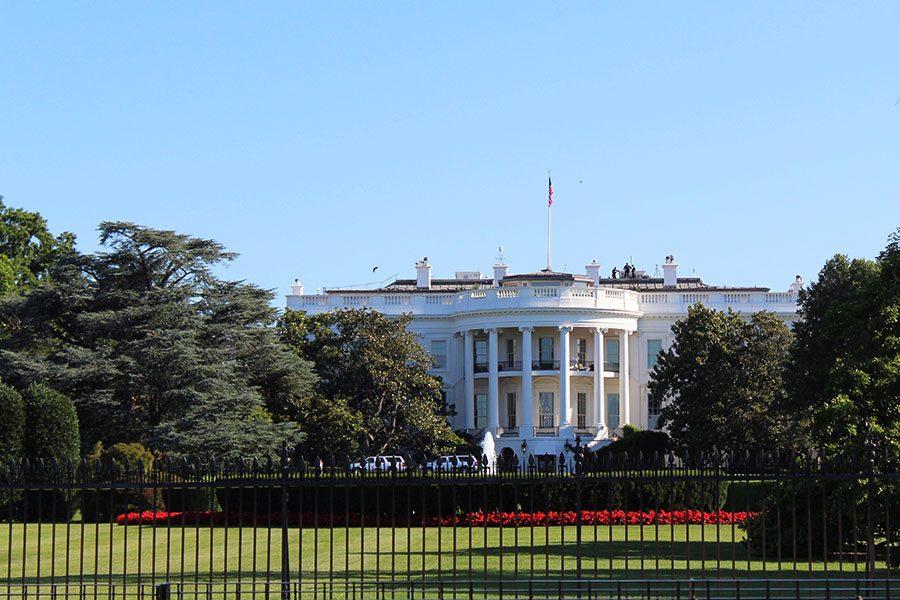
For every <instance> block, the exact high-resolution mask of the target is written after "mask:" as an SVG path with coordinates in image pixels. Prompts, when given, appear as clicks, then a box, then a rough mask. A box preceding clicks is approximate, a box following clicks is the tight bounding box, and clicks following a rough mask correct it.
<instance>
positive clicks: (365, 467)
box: [350, 456, 406, 473]
mask: <svg viewBox="0 0 900 600" xmlns="http://www.w3.org/2000/svg"><path fill="white" fill-rule="evenodd" d="M405 470H406V460H404V458H403V457H402V456H367V457H366V458H365V459H363V460H362V461H359V462H355V463H351V464H350V471H355V472H363V471H364V472H366V473H374V472H375V471H397V472H400V471H405Z"/></svg>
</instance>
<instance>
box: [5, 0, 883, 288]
mask: <svg viewBox="0 0 900 600" xmlns="http://www.w3.org/2000/svg"><path fill="white" fill-rule="evenodd" d="M0 28H2V35H0V44H2V48H0V81H2V82H3V84H2V93H0V194H2V195H4V196H5V197H6V202H7V203H8V204H11V205H15V206H25V207H27V208H30V209H34V210H38V211H40V212H41V213H43V214H44V215H45V216H46V217H47V218H48V220H49V221H50V225H51V228H53V229H54V230H62V229H67V230H70V231H73V232H75V233H76V234H77V235H78V238H79V246H80V248H81V249H82V250H84V251H90V250H93V249H95V248H96V234H95V228H96V225H97V223H98V222H99V221H101V220H104V219H127V220H132V221H136V222H139V223H142V224H146V225H152V226H155V227H161V228H171V229H177V230H181V231H185V232H190V233H194V234H196V235H201V236H205V237H212V238H215V239H217V240H219V241H221V242H223V243H225V244H226V245H227V246H228V247H229V248H230V249H232V250H235V251H237V252H240V254H241V257H240V258H239V259H238V260H237V261H236V262H235V263H233V264H232V265H231V266H230V267H229V268H228V269H227V270H226V271H224V275H225V276H227V277H229V278H235V279H248V280H251V281H254V282H256V283H258V284H260V285H262V286H264V287H267V288H275V289H277V291H278V293H279V294H283V293H285V292H287V290H288V286H289V285H290V282H291V280H292V279H293V278H294V277H295V276H297V275H300V276H302V278H303V280H304V282H305V283H306V285H307V287H308V289H315V288H317V287H320V286H335V285H350V284H356V283H364V282H368V281H372V280H373V276H372V274H371V269H372V267H373V266H375V265H378V266H379V271H378V274H379V275H382V274H383V276H388V275H391V274H393V273H397V272H399V273H400V275H401V276H406V277H411V276H413V275H414V270H413V261H414V260H415V259H418V258H421V257H422V256H426V255H427V256H429V257H430V259H431V262H432V264H433V265H434V269H435V275H436V276H446V275H450V274H452V272H453V271H454V270H475V269H480V270H483V271H485V272H489V271H490V268H491V265H492V264H493V261H494V257H495V256H496V254H497V252H496V248H497V246H498V245H499V244H502V245H503V246H504V248H505V254H506V257H507V262H508V263H509V264H510V269H511V270H512V271H514V272H522V271H530V270H536V269H538V268H540V267H542V266H543V263H544V254H545V228H546V221H545V219H546V171H547V169H552V170H553V178H554V184H555V188H556V195H555V200H556V203H555V205H554V215H553V220H554V260H553V267H555V268H557V269H562V268H564V267H565V268H567V269H569V270H577V271H581V270H582V268H583V265H584V264H585V263H586V262H589V261H590V259H592V258H597V259H598V260H599V261H600V262H601V263H602V264H603V265H604V267H603V271H604V272H608V271H609V269H610V268H611V267H612V265H613V264H617V265H621V264H623V263H624V262H625V261H626V260H629V259H633V260H634V261H635V262H636V264H637V265H638V267H640V268H644V269H646V270H648V271H649V272H651V273H652V272H653V270H654V267H655V265H656V264H658V263H660V262H661V260H662V258H663V257H664V256H665V255H666V254H670V253H674V254H675V255H676V258H677V259H678V262H679V264H680V265H681V267H680V273H681V274H690V273H691V272H692V271H695V272H696V274H697V275H700V276H702V277H703V278H704V279H705V280H707V281H708V282H711V283H718V284H731V285H744V284H747V285H767V286H771V287H773V288H775V289H784V288H786V287H787V285H788V284H789V283H790V281H791V279H792V278H793V276H794V275H795V274H797V273H799V274H802V275H803V276H804V277H805V278H806V279H809V278H811V277H814V276H815V274H816V273H817V271H818V269H819V268H820V267H821V265H822V263H823V262H824V261H825V259H826V258H828V257H829V256H831V255H832V254H834V253H835V252H844V253H848V254H850V255H855V256H874V255H875V254H876V253H877V252H878V250H879V249H880V248H882V247H883V246H884V244H885V238H886V236H887V235H888V233H890V232H891V231H892V230H893V229H894V228H895V227H896V226H897V225H900V200H898V199H900V180H898V176H900V169H898V166H900V103H898V98H900V67H898V64H900V63H898V57H900V35H898V31H900V3H896V2H885V3H875V2H866V3H858V4H851V3H799V2H773V3H764V2H750V3H736V2H731V3H724V2H709V3H684V2H679V3H674V2H660V3H613V4H608V3H603V4H601V3H596V2H584V3H577V2H571V3H558V4H557V5H553V4H550V3H528V2H515V3H512V2H510V3H502V4H501V3H491V4H488V3H475V2H470V3H442V4H439V3H400V2H396V3H375V2H360V3H341V4H338V3H332V2H322V3H318V4H313V3H299V2H295V3H288V4H277V3H242V4H225V3H214V4H210V3H174V2H167V3H163V2H161V3H90V4H87V3H77V4H76V3H70V4H62V3H51V4H46V3H44V4H41V3H28V2H19V3H11V2H7V3H3V5H2V6H0ZM378 278H380V277H375V279H378ZM278 302H279V303H280V302H281V301H280V300H279V301H278Z"/></svg>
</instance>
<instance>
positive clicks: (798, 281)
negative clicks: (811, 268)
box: [790, 275, 803, 294]
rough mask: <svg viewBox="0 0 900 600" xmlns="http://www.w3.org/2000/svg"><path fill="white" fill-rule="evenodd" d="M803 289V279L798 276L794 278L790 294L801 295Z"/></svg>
mask: <svg viewBox="0 0 900 600" xmlns="http://www.w3.org/2000/svg"><path fill="white" fill-rule="evenodd" d="M802 289H803V278H802V277H800V276H799V275H797V276H796V277H794V283H792V284H791V287H790V292H791V293H792V294H799V293H800V290H802Z"/></svg>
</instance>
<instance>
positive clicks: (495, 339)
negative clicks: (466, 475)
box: [454, 311, 637, 454]
mask: <svg viewBox="0 0 900 600" xmlns="http://www.w3.org/2000/svg"><path fill="white" fill-rule="evenodd" d="M529 317H530V318H529ZM486 320H487V319H485V318H483V317H482V318H478V319H471V320H469V322H461V323H458V324H457V327H456V328H455V331H454V335H455V337H456V338H457V339H459V340H460V341H461V342H462V346H463V352H462V354H463V356H462V361H463V386H462V387H463V390H462V396H463V397H462V398H459V397H457V402H456V404H457V413H458V415H459V416H458V420H457V427H459V428H461V429H463V430H465V431H468V432H477V431H481V430H486V431H489V432H491V433H492V434H493V435H494V436H495V438H496V439H497V447H498V449H502V448H512V449H513V450H518V449H519V448H520V447H523V442H524V444H526V445H527V447H528V448H530V450H529V452H533V453H545V452H546V453H550V454H558V453H559V452H560V451H562V449H563V447H564V445H565V443H566V442H570V443H571V442H573V441H574V440H575V438H576V437H580V438H581V439H582V440H583V441H584V442H585V443H587V444H588V445H596V444H602V443H606V442H605V440H607V439H608V438H609V437H610V434H611V431H615V430H620V428H621V427H622V426H623V425H625V424H628V423H630V422H631V410H630V408H631V407H630V398H631V394H630V390H629V381H630V365H629V362H630V361H629V354H630V350H629V348H630V346H629V338H630V337H631V336H632V334H633V333H634V332H635V330H636V323H637V315H634V316H632V315H622V314H603V315H596V314H595V315H584V314H562V315H559V316H557V317H556V318H547V315H546V311H542V314H540V315H534V316H526V317H525V318H522V317H521V316H513V315H496V314H493V315H491V319H490V321H491V322H492V323H485V322H484V321H486ZM459 400H461V402H460V401H459Z"/></svg>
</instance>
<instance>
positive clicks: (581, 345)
mask: <svg viewBox="0 0 900 600" xmlns="http://www.w3.org/2000/svg"><path fill="white" fill-rule="evenodd" d="M575 357H576V358H577V359H578V364H579V365H586V364H587V340H586V339H584V338H578V339H577V340H575Z"/></svg>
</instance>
